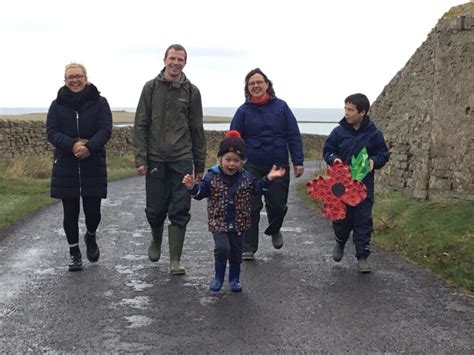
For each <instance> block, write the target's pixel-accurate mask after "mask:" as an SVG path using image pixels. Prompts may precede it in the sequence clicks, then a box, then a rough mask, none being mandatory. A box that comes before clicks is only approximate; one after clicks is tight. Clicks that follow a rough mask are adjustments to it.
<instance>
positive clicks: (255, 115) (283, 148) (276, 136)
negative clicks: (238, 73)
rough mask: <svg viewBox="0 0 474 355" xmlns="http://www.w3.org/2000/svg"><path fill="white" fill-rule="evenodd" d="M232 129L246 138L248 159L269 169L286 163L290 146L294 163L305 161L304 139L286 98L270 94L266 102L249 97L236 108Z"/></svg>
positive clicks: (286, 164) (285, 165)
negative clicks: (254, 100) (262, 103)
mask: <svg viewBox="0 0 474 355" xmlns="http://www.w3.org/2000/svg"><path fill="white" fill-rule="evenodd" d="M230 129H235V130H237V131H239V133H240V135H241V137H242V139H243V140H244V141H245V144H246V146H245V150H246V153H247V160H248V162H249V163H251V164H253V165H257V166H261V167H263V168H268V169H270V168H271V167H272V165H273V164H275V165H278V166H284V167H287V166H288V165H289V162H288V158H289V157H288V150H289V151H290V155H291V161H292V163H293V165H303V161H304V155H303V142H302V140H301V134H300V130H299V128H298V123H297V122H296V118H295V116H294V115H293V113H292V112H291V110H290V108H289V107H288V105H287V104H286V102H285V101H283V100H280V99H278V98H276V97H271V98H270V100H269V101H268V102H267V103H265V104H264V105H259V104H254V103H251V102H250V101H249V100H247V101H246V102H245V103H244V104H243V105H242V106H240V107H239V108H238V109H237V112H236V113H235V115H234V118H233V119H232V122H231V125H230Z"/></svg>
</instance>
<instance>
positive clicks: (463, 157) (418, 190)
mask: <svg viewBox="0 0 474 355" xmlns="http://www.w3.org/2000/svg"><path fill="white" fill-rule="evenodd" d="M469 8H470V10H469ZM473 8H474V4H473V3H471V4H466V5H462V6H461V7H456V8H455V9H456V11H455V13H457V14H461V15H460V16H449V17H445V18H442V19H441V20H440V21H439V22H438V24H437V25H436V27H435V28H434V29H433V30H432V31H431V33H430V34H429V35H428V38H427V40H426V41H425V42H424V43H423V44H422V45H421V47H420V48H418V50H417V51H416V52H415V53H414V55H413V56H412V57H411V59H410V60H409V61H408V62H407V64H406V65H405V67H404V68H403V69H402V70H401V71H400V72H398V73H397V75H396V76H395V77H394V78H393V79H392V80H391V81H390V83H389V84H388V85H387V86H386V87H385V89H384V90H383V92H382V93H381V94H380V96H379V97H378V98H377V100H376V101H375V102H374V104H373V106H372V108H371V110H370V113H371V116H373V117H374V119H375V122H376V124H377V126H378V127H379V128H380V129H381V130H382V131H383V132H384V135H385V139H386V141H387V144H388V145H389V148H390V152H391V159H390V162H389V164H388V165H387V166H386V167H385V168H384V169H382V172H381V175H380V176H379V179H378V180H379V181H378V183H379V184H380V186H381V187H383V189H385V190H390V191H393V190H395V191H399V192H401V193H402V194H404V195H406V196H413V197H417V198H426V199H430V198H440V197H449V198H461V199H468V200H474V189H473V187H474V186H473V179H472V176H473V170H474V141H473V140H474V125H473V109H474V18H473V17H472V9H473ZM452 10H453V9H452ZM452 10H451V12H452Z"/></svg>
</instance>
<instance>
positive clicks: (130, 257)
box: [121, 254, 148, 261]
mask: <svg viewBox="0 0 474 355" xmlns="http://www.w3.org/2000/svg"><path fill="white" fill-rule="evenodd" d="M121 259H125V260H130V261H135V260H145V259H146V260H148V255H130V254H129V255H125V256H122V257H121Z"/></svg>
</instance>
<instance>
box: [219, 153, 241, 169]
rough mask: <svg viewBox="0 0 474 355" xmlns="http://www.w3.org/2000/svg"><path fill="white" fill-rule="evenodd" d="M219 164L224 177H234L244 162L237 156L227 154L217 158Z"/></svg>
mask: <svg viewBox="0 0 474 355" xmlns="http://www.w3.org/2000/svg"><path fill="white" fill-rule="evenodd" d="M219 164H220V166H221V168H222V170H224V173H225V174H226V175H234V174H235V173H236V172H237V171H239V169H240V168H241V167H242V165H244V161H243V160H242V158H241V157H240V156H238V155H237V154H235V153H233V152H228V153H225V154H224V155H223V156H221V157H220V158H219Z"/></svg>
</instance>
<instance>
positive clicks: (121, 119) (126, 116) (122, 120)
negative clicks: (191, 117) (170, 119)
mask: <svg viewBox="0 0 474 355" xmlns="http://www.w3.org/2000/svg"><path fill="white" fill-rule="evenodd" d="M112 117H113V123H114V124H116V125H129V124H133V123H134V120H135V112H129V111H112ZM0 120H6V121H42V122H46V112H37V113H24V114H18V115H0ZM203 121H204V123H230V122H231V121H232V117H226V116H209V115H205V116H204V117H203ZM298 123H325V124H327V123H338V121H312V120H311V121H308V120H301V121H298Z"/></svg>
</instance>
